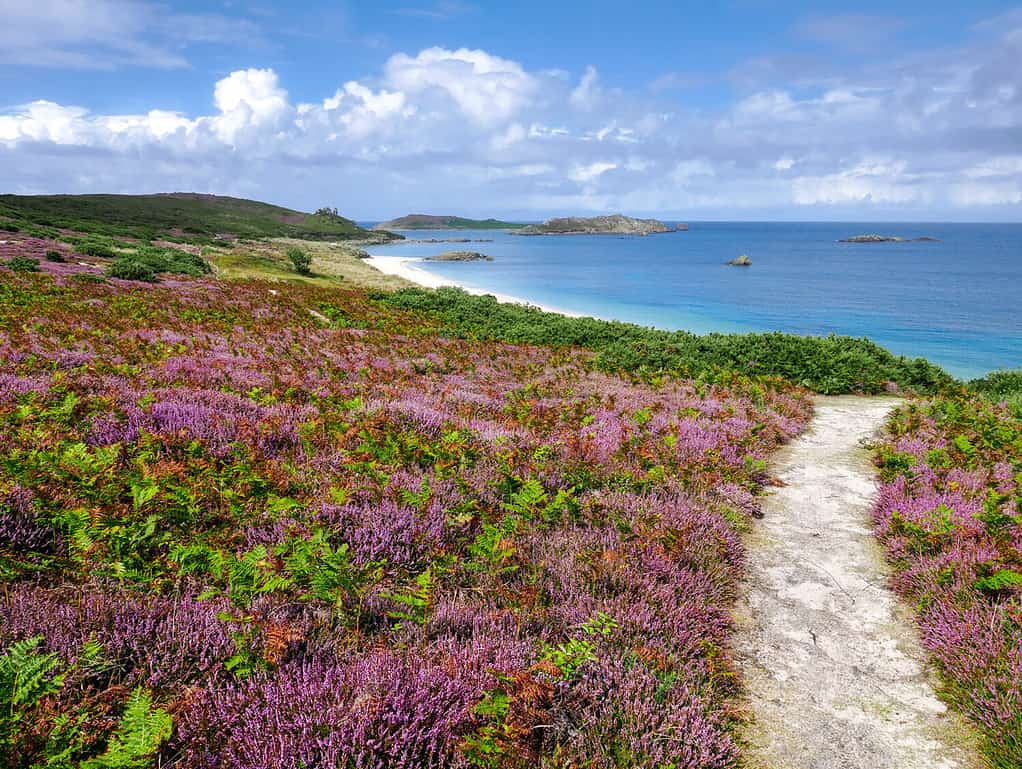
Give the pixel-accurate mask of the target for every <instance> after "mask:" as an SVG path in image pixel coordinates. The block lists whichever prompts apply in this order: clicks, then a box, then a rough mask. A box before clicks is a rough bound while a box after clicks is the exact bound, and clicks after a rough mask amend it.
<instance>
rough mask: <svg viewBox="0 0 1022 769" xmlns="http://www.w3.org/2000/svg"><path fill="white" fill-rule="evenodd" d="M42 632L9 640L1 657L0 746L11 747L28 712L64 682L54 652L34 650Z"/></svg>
mask: <svg viewBox="0 0 1022 769" xmlns="http://www.w3.org/2000/svg"><path fill="white" fill-rule="evenodd" d="M40 641H42V636H36V637H34V638H27V639H25V640H24V641H18V642H17V643H15V644H12V645H11V646H10V647H9V648H8V649H7V653H6V654H4V655H3V656H2V657H0V748H10V747H11V746H12V745H13V742H14V739H15V737H16V736H17V733H18V730H19V729H18V727H19V724H21V722H22V721H24V720H26V718H27V716H28V715H29V712H30V711H31V710H32V708H34V707H35V706H36V704H38V703H39V701H40V700H42V699H43V698H44V697H46V696H48V695H50V694H56V693H57V692H59V691H60V689H61V687H62V686H63V685H64V675H63V674H56V675H55V673H56V671H57V669H58V668H59V667H60V662H59V660H58V659H57V655H56V654H37V653H36V651H35V650H36V647H38V646H39V643H40Z"/></svg>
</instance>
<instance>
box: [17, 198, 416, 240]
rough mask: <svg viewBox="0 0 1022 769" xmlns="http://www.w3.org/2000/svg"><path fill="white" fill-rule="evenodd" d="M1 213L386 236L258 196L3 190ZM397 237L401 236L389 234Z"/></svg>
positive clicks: (239, 230)
mask: <svg viewBox="0 0 1022 769" xmlns="http://www.w3.org/2000/svg"><path fill="white" fill-rule="evenodd" d="M0 217H7V218H9V219H13V220H14V222H15V223H16V224H17V223H19V222H20V223H28V224H32V225H42V226H51V227H59V228H62V229H69V230H75V231H80V232H93V233H101V234H105V235H120V236H128V237H139V238H146V239H148V238H152V237H153V236H155V235H164V236H176V237H178V238H185V239H192V240H202V239H209V238H214V237H220V236H233V237H240V238H266V237H271V238H273V237H290V238H303V239H307V240H353V239H365V238H376V239H379V238H380V237H388V236H389V234H387V235H384V234H382V233H370V232H369V231H368V230H365V229H363V228H361V227H359V226H358V225H357V224H355V223H354V222H353V221H351V220H350V219H345V218H344V217H343V216H339V215H337V214H336V213H335V212H333V211H329V210H327V209H321V210H320V211H319V212H317V213H315V214H307V213H303V212H301V211H294V210H292V209H290V208H282V207H280V206H274V205H271V204H269V203H260V202H258V201H255V200H244V199H242V198H231V197H225V196H221V195H202V194H197V193H187V192H174V193H164V194H157V195H31V196H26V195H0ZM389 237H395V238H397V237H399V236H389Z"/></svg>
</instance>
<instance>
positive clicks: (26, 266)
mask: <svg viewBox="0 0 1022 769" xmlns="http://www.w3.org/2000/svg"><path fill="white" fill-rule="evenodd" d="M7 267H8V268H9V269H11V270H14V272H39V260H38V259H33V258H32V257H31V256H12V257H11V259H10V261H9V262H7Z"/></svg>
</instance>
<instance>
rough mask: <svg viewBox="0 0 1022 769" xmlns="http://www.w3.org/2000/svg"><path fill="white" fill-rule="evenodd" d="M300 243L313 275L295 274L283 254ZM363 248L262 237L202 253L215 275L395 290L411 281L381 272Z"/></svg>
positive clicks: (209, 249) (334, 286)
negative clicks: (368, 260)
mask: <svg viewBox="0 0 1022 769" xmlns="http://www.w3.org/2000/svg"><path fill="white" fill-rule="evenodd" d="M295 245H297V246H300V247H301V248H303V249H304V250H305V251H307V252H308V253H309V254H310V255H311V256H312V259H313V261H314V262H315V263H316V273H315V274H314V275H299V274H297V273H296V272H295V271H294V269H293V267H292V265H291V262H290V261H289V260H288V258H287V256H286V252H287V249H288V248H289V247H291V246H295ZM364 253H365V252H364V251H361V250H360V249H358V248H356V247H354V246H350V245H343V244H338V243H318V242H315V241H308V240H304V241H293V240H284V239H280V240H263V241H258V242H248V243H244V244H239V245H237V246H234V247H231V248H230V249H229V250H228V249H225V248H206V249H204V250H203V256H204V257H205V258H206V259H208V260H209V261H210V262H212V264H213V265H214V266H215V267H216V272H217V277H219V278H223V279H226V280H273V281H280V282H287V283H306V284H311V285H316V286H321V287H323V288H328V287H333V288H336V287H337V286H338V284H339V283H340V282H341V281H343V282H345V283H346V284H347V285H349V286H350V285H355V286H361V287H363V288H367V289H377V290H385V291H389V290H395V289H398V288H405V287H408V286H410V285H412V284H411V283H409V282H408V281H406V280H404V279H403V278H399V277H397V276H395V275H384V274H383V273H382V272H380V271H379V270H377V269H375V268H373V267H370V266H369V265H368V264H366V263H365V261H363V259H362V258H360V256H361V255H364Z"/></svg>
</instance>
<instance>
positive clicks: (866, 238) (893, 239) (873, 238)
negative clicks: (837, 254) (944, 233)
mask: <svg viewBox="0 0 1022 769" xmlns="http://www.w3.org/2000/svg"><path fill="white" fill-rule="evenodd" d="M939 242H940V241H939V240H937V238H930V237H926V236H923V237H921V238H899V237H897V236H891V235H853V236H852V237H850V238H842V239H841V240H839V241H838V243H939Z"/></svg>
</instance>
